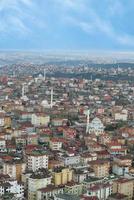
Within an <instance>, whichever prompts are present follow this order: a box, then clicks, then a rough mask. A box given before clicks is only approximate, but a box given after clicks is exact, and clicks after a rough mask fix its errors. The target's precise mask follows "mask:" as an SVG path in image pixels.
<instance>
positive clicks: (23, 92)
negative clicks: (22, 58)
mask: <svg viewBox="0 0 134 200" xmlns="http://www.w3.org/2000/svg"><path fill="white" fill-rule="evenodd" d="M24 96H25V85H24V84H23V86H22V97H24Z"/></svg>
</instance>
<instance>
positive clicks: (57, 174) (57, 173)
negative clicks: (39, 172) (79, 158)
mask: <svg viewBox="0 0 134 200" xmlns="http://www.w3.org/2000/svg"><path fill="white" fill-rule="evenodd" d="M53 176H54V185H55V186H58V185H65V184H67V183H68V182H71V181H72V179H73V170H71V169H69V168H64V167H58V168H56V169H55V170H54V175H53Z"/></svg>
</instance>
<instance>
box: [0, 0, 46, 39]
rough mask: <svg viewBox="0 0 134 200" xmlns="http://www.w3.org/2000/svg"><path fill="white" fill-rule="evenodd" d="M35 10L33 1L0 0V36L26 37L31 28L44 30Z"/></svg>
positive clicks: (37, 11)
mask: <svg viewBox="0 0 134 200" xmlns="http://www.w3.org/2000/svg"><path fill="white" fill-rule="evenodd" d="M37 8H38V7H37V5H36V4H35V3H34V0H0V18H1V20H0V34H8V35H14V34H17V33H19V34H18V35H17V37H25V36H26V37H27V36H28V35H29V34H31V33H32V28H34V27H36V28H37V27H38V28H44V27H45V24H44V22H43V21H42V19H41V18H38V16H39V14H40V13H39V10H38V9H37ZM37 13H38V15H37ZM30 27H32V28H30Z"/></svg>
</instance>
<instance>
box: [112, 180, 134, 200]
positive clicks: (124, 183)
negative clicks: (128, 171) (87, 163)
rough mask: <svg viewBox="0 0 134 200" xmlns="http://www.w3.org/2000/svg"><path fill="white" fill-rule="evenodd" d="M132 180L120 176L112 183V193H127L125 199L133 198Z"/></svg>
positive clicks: (130, 199)
mask: <svg viewBox="0 0 134 200" xmlns="http://www.w3.org/2000/svg"><path fill="white" fill-rule="evenodd" d="M133 188H134V180H133V179H126V178H120V179H118V180H116V181H115V182H114V183H113V193H120V194H124V195H127V200H132V199H133Z"/></svg>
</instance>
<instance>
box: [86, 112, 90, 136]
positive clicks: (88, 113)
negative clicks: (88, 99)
mask: <svg viewBox="0 0 134 200" xmlns="http://www.w3.org/2000/svg"><path fill="white" fill-rule="evenodd" d="M89 115H90V110H89V109H88V111H87V126H86V133H88V127H89Z"/></svg>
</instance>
